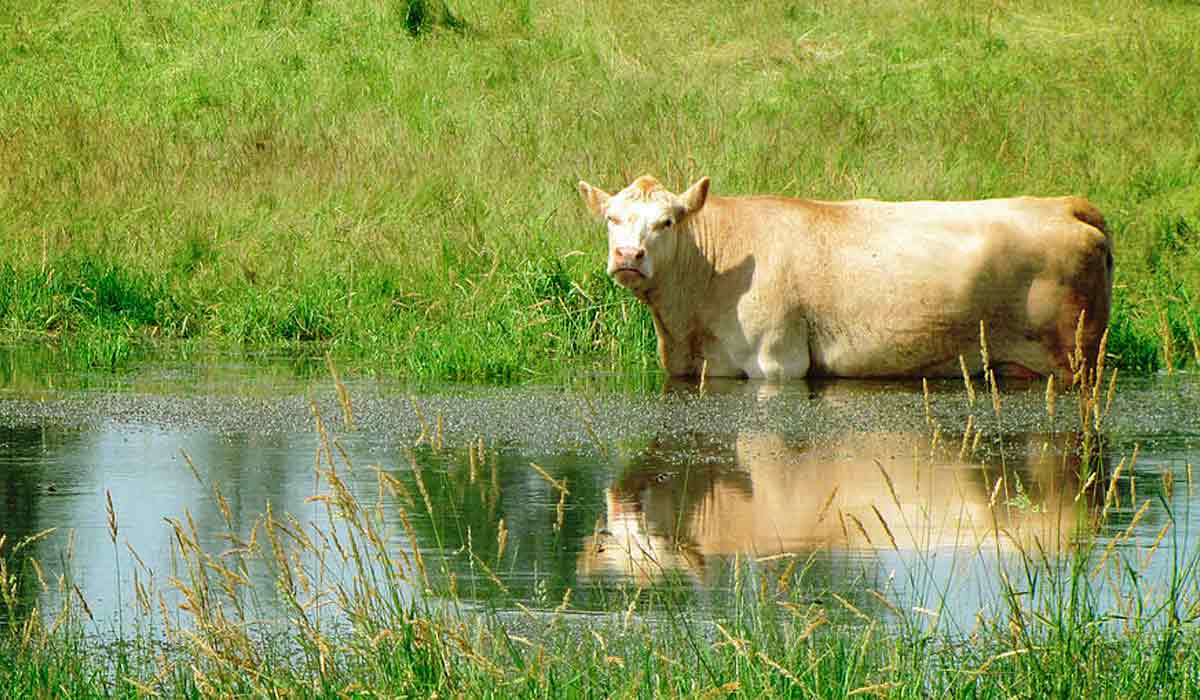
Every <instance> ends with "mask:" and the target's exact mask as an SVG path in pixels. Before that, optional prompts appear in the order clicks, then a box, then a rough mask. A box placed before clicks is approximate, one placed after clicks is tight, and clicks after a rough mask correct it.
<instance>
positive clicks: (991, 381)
mask: <svg viewBox="0 0 1200 700" xmlns="http://www.w3.org/2000/svg"><path fill="white" fill-rule="evenodd" d="M987 379H988V385H989V386H991V389H992V410H993V411H995V412H996V417H997V418H999V417H1000V388H999V387H997V386H996V372H995V370H990V369H989V370H988V371H987Z"/></svg>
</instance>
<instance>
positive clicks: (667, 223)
mask: <svg viewBox="0 0 1200 700" xmlns="http://www.w3.org/2000/svg"><path fill="white" fill-rule="evenodd" d="M674 223H675V222H674V221H671V220H670V219H663V220H662V221H660V222H658V225H657V226H655V227H654V228H656V229H658V230H660V231H662V230H664V229H668V228H671V225H672V224H674Z"/></svg>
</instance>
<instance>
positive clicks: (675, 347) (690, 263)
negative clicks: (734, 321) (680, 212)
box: [639, 207, 725, 375]
mask: <svg viewBox="0 0 1200 700" xmlns="http://www.w3.org/2000/svg"><path fill="white" fill-rule="evenodd" d="M712 209H715V207H706V208H705V209H703V210H701V211H700V212H698V213H697V214H695V215H693V216H691V217H688V218H687V219H685V220H684V221H683V222H681V225H680V229H679V230H678V231H677V235H676V238H675V240H676V246H675V251H674V256H673V258H672V260H671V264H670V265H669V266H666V269H664V270H663V271H662V274H661V276H660V277H659V279H658V283H657V284H656V285H654V287H652V288H651V289H648V290H646V292H645V293H644V294H642V295H639V296H640V297H641V299H642V301H643V302H645V303H646V305H647V306H649V307H650V312H651V315H652V316H653V318H654V330H655V332H656V333H657V334H658V344H659V353H660V355H661V357H662V361H663V365H664V368H665V369H666V370H667V371H668V372H669V373H671V374H675V375H678V374H697V373H699V372H700V367H701V364H702V363H703V345H704V340H705V337H706V336H707V335H708V334H709V332H708V329H707V328H706V321H707V319H706V318H704V314H703V311H704V309H705V308H707V306H708V305H707V304H705V303H704V302H705V301H706V300H708V299H710V298H711V295H712V294H713V292H714V291H715V289H714V288H715V286H716V283H717V279H718V275H719V273H720V271H721V269H722V263H723V258H724V257H725V256H723V255H722V253H723V252H725V251H722V250H721V248H720V246H718V245H717V236H716V234H717V227H716V223H717V220H716V216H715V213H712V212H711V210H712Z"/></svg>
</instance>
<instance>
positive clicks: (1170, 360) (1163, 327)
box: [1158, 306, 1175, 374]
mask: <svg viewBox="0 0 1200 700" xmlns="http://www.w3.org/2000/svg"><path fill="white" fill-rule="evenodd" d="M1158 335H1159V336H1160V337H1161V338H1162V358H1163V366H1164V367H1166V368H1167V374H1175V334H1174V333H1173V332H1172V331H1171V323H1170V321H1168V320H1167V310H1166V309H1164V308H1163V307H1161V306H1160V307H1158Z"/></svg>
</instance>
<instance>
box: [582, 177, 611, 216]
mask: <svg viewBox="0 0 1200 700" xmlns="http://www.w3.org/2000/svg"><path fill="white" fill-rule="evenodd" d="M579 194H581V195H583V201H584V203H586V204H587V205H588V209H591V210H592V215H593V216H595V217H596V218H597V219H603V218H604V210H605V209H606V208H607V207H608V199H609V197H611V196H612V195H610V194H609V193H607V192H605V191H604V190H602V189H600V188H599V187H592V186H591V185H589V184H587V183H586V182H584V181H583V180H580V181H579Z"/></svg>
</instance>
